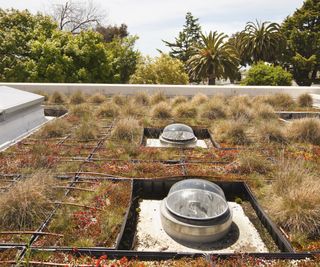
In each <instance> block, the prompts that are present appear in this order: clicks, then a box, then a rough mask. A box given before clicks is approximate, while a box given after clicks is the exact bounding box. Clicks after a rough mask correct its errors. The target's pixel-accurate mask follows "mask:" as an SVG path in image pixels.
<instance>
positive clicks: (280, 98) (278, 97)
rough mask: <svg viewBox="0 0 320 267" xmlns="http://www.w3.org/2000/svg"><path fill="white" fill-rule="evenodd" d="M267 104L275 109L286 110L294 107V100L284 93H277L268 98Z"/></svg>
mask: <svg viewBox="0 0 320 267" xmlns="http://www.w3.org/2000/svg"><path fill="white" fill-rule="evenodd" d="M265 101H266V103H268V104H270V105H271V106H273V107H274V108H275V109H280V110H286V109H291V108H293V107H294V104H295V103H294V101H293V98H292V97H291V96H290V95H288V94H284V93H277V94H274V95H272V96H269V97H267V98H266V100H265Z"/></svg>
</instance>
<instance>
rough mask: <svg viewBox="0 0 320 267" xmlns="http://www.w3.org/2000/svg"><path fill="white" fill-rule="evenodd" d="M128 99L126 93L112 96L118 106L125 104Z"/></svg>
mask: <svg viewBox="0 0 320 267" xmlns="http://www.w3.org/2000/svg"><path fill="white" fill-rule="evenodd" d="M127 101H128V100H127V97H126V96H124V95H114V96H113V97H112V102H113V103H114V104H116V105H118V106H123V105H124V104H126V103H127Z"/></svg>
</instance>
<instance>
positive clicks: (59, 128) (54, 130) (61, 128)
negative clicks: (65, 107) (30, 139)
mask: <svg viewBox="0 0 320 267" xmlns="http://www.w3.org/2000/svg"><path fill="white" fill-rule="evenodd" d="M69 128H70V125H69V123H68V122H66V121H65V120H62V119H56V120H54V121H53V122H49V123H47V124H46V125H45V126H44V127H43V129H42V131H41V134H40V135H41V137H44V138H56V137H63V136H64V135H65V134H66V133H67V132H68V131H69Z"/></svg>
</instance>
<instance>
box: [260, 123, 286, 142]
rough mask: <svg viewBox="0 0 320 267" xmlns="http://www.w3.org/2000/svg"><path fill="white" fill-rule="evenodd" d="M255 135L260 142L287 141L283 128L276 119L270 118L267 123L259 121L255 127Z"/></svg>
mask: <svg viewBox="0 0 320 267" xmlns="http://www.w3.org/2000/svg"><path fill="white" fill-rule="evenodd" d="M255 136H256V139H257V141H258V142H262V143H272V142H275V143H287V142H288V139H287V137H286V133H285V130H284V128H283V126H281V125H280V123H279V121H277V120H270V121H268V122H267V123H260V124H258V125H256V127H255Z"/></svg>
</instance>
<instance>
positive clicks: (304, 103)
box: [297, 93, 313, 108]
mask: <svg viewBox="0 0 320 267" xmlns="http://www.w3.org/2000/svg"><path fill="white" fill-rule="evenodd" d="M297 103H298V105H299V107H302V108H312V106H313V99H312V96H311V95H309V94H308V93H305V94H302V95H299V97H298V99H297Z"/></svg>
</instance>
